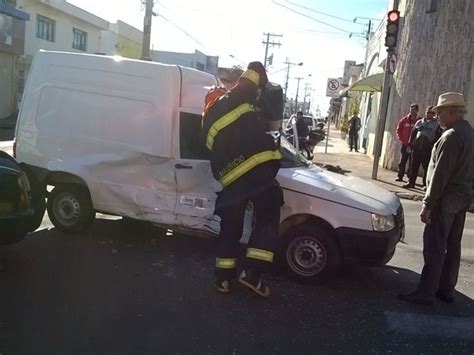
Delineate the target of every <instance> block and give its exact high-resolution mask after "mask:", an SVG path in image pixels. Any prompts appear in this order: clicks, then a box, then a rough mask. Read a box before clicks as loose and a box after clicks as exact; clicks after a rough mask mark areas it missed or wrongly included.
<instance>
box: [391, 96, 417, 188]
mask: <svg viewBox="0 0 474 355" xmlns="http://www.w3.org/2000/svg"><path fill="white" fill-rule="evenodd" d="M416 121H418V104H411V105H410V113H409V114H408V115H406V116H404V117H402V118H401V119H400V121H399V122H398V125H397V137H398V140H399V141H400V143H402V148H401V150H400V151H401V154H402V156H401V158H400V163H399V164H398V177H397V179H396V180H395V181H403V176H404V175H405V169H406V165H407V162H409V161H410V157H411V147H410V137H411V131H412V130H413V127H414V126H415V123H416ZM408 166H410V165H408ZM407 177H410V174H409V171H408V172H407Z"/></svg>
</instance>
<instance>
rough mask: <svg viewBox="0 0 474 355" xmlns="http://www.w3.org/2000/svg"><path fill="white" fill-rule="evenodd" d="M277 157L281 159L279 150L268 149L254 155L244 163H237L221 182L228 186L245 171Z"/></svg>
mask: <svg viewBox="0 0 474 355" xmlns="http://www.w3.org/2000/svg"><path fill="white" fill-rule="evenodd" d="M277 159H281V153H280V151H278V150H267V151H265V152H261V153H258V154H255V155H252V156H251V157H250V158H248V159H246V160H244V161H243V162H242V163H240V164H239V165H237V167H235V168H234V169H232V170H231V171H229V172H228V173H227V174H225V175H224V176H223V177H222V178H220V179H219V182H220V183H221V184H222V186H224V187H226V186H227V185H229V184H231V183H233V182H234V181H235V180H237V179H238V178H239V177H241V176H242V175H244V174H245V173H247V172H249V171H250V170H252V169H253V168H255V167H256V166H257V165H259V164H262V163H265V162H267V161H270V160H277Z"/></svg>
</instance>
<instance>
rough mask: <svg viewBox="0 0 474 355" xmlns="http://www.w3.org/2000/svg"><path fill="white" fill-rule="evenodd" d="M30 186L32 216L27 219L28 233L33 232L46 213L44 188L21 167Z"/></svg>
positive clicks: (31, 174)
mask: <svg viewBox="0 0 474 355" xmlns="http://www.w3.org/2000/svg"><path fill="white" fill-rule="evenodd" d="M22 168H23V170H24V171H25V173H26V175H27V176H28V180H29V182H30V186H31V200H32V207H33V209H34V211H35V213H34V215H33V216H32V217H31V218H29V219H28V222H27V223H28V226H27V230H28V232H34V231H35V230H36V229H38V228H39V226H41V223H42V222H43V217H44V212H45V211H46V192H47V191H46V186H45V185H44V184H43V183H41V182H40V181H39V179H38V178H37V177H36V176H35V175H34V173H33V172H31V170H30V169H28V168H27V167H25V166H22Z"/></svg>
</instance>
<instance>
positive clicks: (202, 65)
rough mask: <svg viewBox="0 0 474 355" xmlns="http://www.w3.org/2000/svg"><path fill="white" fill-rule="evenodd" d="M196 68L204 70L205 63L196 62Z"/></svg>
mask: <svg viewBox="0 0 474 355" xmlns="http://www.w3.org/2000/svg"><path fill="white" fill-rule="evenodd" d="M196 69H197V70H200V71H204V64H202V63H196Z"/></svg>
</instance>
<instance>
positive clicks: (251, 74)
mask: <svg viewBox="0 0 474 355" xmlns="http://www.w3.org/2000/svg"><path fill="white" fill-rule="evenodd" d="M242 78H245V79H249V80H250V81H251V82H252V83H254V84H255V85H257V86H258V83H259V82H260V74H259V73H257V72H256V71H255V70H252V69H247V70H246V71H244V73H243V74H242Z"/></svg>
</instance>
